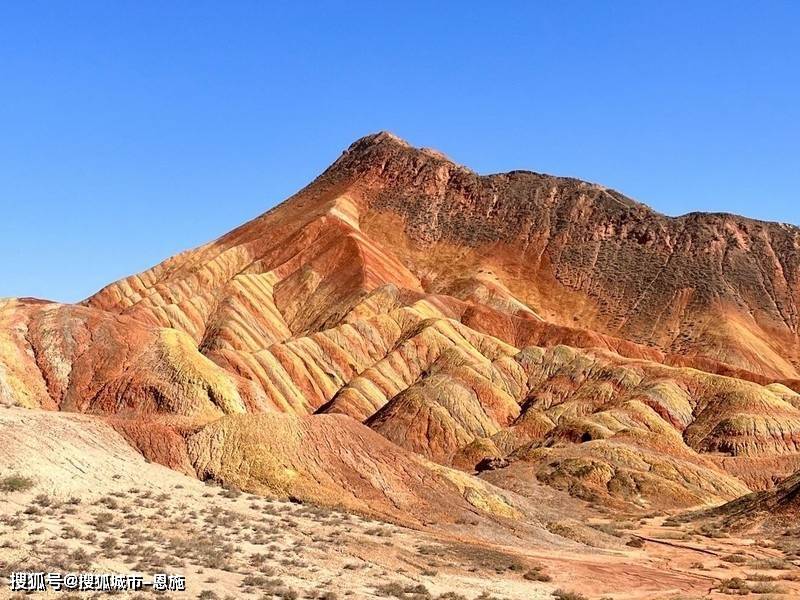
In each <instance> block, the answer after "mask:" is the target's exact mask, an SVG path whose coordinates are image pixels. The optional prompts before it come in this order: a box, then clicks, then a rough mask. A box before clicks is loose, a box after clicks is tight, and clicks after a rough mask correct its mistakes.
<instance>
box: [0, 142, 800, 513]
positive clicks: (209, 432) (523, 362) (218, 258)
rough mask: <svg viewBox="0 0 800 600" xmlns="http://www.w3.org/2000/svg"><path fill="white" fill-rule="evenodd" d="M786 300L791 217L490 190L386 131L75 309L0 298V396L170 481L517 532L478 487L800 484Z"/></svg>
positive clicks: (793, 278) (793, 270) (799, 270)
mask: <svg viewBox="0 0 800 600" xmlns="http://www.w3.org/2000/svg"><path fill="white" fill-rule="evenodd" d="M798 300H800V230H799V229H797V228H795V227H792V226H788V225H783V224H775V223H764V222H758V221H753V220H750V219H746V218H742V217H736V216H732V215H722V214H691V215H686V216H683V217H678V218H669V217H665V216H663V215H660V214H658V213H655V212H654V211H652V210H651V209H649V208H647V207H646V206H644V205H642V204H639V203H637V202H635V201H633V200H631V199H629V198H626V197H625V196H623V195H622V194H619V193H618V192H615V191H613V190H610V189H608V188H605V187H602V186H599V185H595V184H590V183H586V182H583V181H579V180H575V179H566V178H559V177H551V176H546V175H541V174H537V173H531V172H523V171H515V172H511V173H506V174H498V175H490V176H480V175H477V174H476V173H474V172H472V171H470V170H469V169H466V168H464V167H462V166H459V165H456V164H455V163H453V162H451V161H450V160H448V159H447V158H445V157H443V156H442V155H441V154H439V153H437V152H434V151H431V150H424V149H422V150H420V149H416V148H413V147H411V146H409V145H408V144H407V143H405V142H403V141H402V140H399V139H397V138H396V137H394V136H392V135H390V134H386V133H380V134H376V135H372V136H368V137H366V138H363V139H361V140H358V141H357V142H355V143H354V144H353V145H352V146H351V147H350V148H349V149H348V150H347V151H346V152H344V154H343V155H342V156H341V157H340V158H339V159H338V160H337V161H336V162H335V163H334V164H333V165H331V167H329V168H328V169H327V170H326V171H325V172H324V173H323V174H322V175H321V176H320V177H318V178H317V179H316V180H315V181H314V182H313V183H311V184H310V185H309V186H308V187H306V188H304V189H303V190H301V191H300V192H298V193H297V194H295V195H294V196H292V197H291V198H289V199H288V200H286V201H284V202H283V203H281V204H279V205H278V206H276V207H275V208H273V209H272V210H270V211H268V212H267V213H265V214H263V215H262V216H260V217H258V218H256V219H254V220H253V221H251V222H249V223H246V224H245V225H242V226H241V227H239V228H237V229H235V230H234V231H232V232H230V233H228V234H226V235H224V236H222V237H221V238H219V239H217V240H215V241H213V242H210V243H208V244H205V245H203V246H201V247H199V248H196V249H193V250H189V251H186V252H184V253H182V254H179V255H177V256H174V257H172V258H170V259H168V260H166V261H164V262H163V263H161V264H159V265H157V266H155V267H153V268H152V269H149V270H147V271H145V272H143V273H139V274H137V275H132V276H130V277H128V278H126V279H123V280H120V281H118V282H116V283H113V284H111V285H109V286H107V287H106V288H104V289H102V290H100V291H99V292H98V293H96V294H95V295H93V296H91V297H90V298H88V299H86V300H85V301H84V302H82V303H80V304H79V305H60V304H53V303H47V302H42V301H37V300H30V299H13V300H7V301H4V302H2V303H1V304H0V403H2V404H5V405H11V406H14V405H16V406H23V407H29V408H42V409H50V410H56V409H60V410H64V411H74V412H84V413H92V414H99V415H103V418H104V419H105V420H106V421H107V422H108V423H110V424H111V425H112V426H113V427H114V428H116V429H117V431H119V432H120V433H121V434H122V435H123V436H124V437H125V438H126V439H127V440H128V441H129V442H130V443H131V444H132V445H133V446H134V447H136V448H137V449H138V450H139V451H140V452H142V453H143V454H144V455H145V456H147V457H148V458H150V459H151V460H156V461H159V462H162V463H164V464H167V465H168V466H171V467H173V468H176V469H179V470H183V471H185V472H188V473H192V474H195V475H197V476H199V477H203V478H214V479H220V480H223V481H230V482H235V483H236V484H237V485H240V486H243V487H246V488H249V489H254V490H266V491H270V492H273V493H283V494H286V495H296V496H298V497H304V498H312V499H314V500H315V501H318V502H326V499H328V500H327V501H329V502H330V503H336V502H340V501H342V500H343V499H345V498H348V502H349V503H350V505H352V506H355V507H357V508H359V509H363V510H366V509H367V507H369V506H375V505H376V503H377V504H378V505H380V504H381V503H383V505H385V507H386V508H385V510H383V511H382V514H390V513H391V514H393V515H394V514H395V513H397V511H402V510H404V507H405V508H407V509H408V510H409V511H413V512H416V513H417V514H423V513H424V512H425V511H426V510H430V509H429V508H425V507H426V506H427V507H430V506H433V505H441V504H442V503H446V502H449V501H451V500H452V502H453V503H454V504H458V505H459V506H461V508H460V509H459V510H460V511H461V512H463V511H465V510H478V511H482V510H485V511H489V512H491V513H492V514H497V515H503V516H504V518H512V517H513V515H515V514H518V510H517V508H515V507H514V506H512V504H513V502H511V501H509V500H508V499H507V498H506V497H505V496H504V495H503V494H502V493H501V492H500V491H499V489H498V488H496V487H494V486H493V485H489V484H486V483H484V482H482V481H480V480H479V479H478V478H476V477H474V476H473V475H469V474H467V473H473V472H475V471H476V469H477V470H481V471H482V470H484V469H489V468H491V469H493V471H492V472H491V473H485V474H484V475H483V477H484V478H485V479H487V480H491V481H492V483H493V484H495V485H497V486H500V487H507V488H508V489H515V490H517V491H519V490H520V489H523V488H524V485H521V484H520V482H521V481H522V482H527V484H530V485H542V484H544V485H548V486H551V487H553V488H556V489H558V490H563V491H565V492H567V493H569V494H571V495H573V496H576V497H578V498H582V499H585V500H589V501H591V502H599V503H607V504H609V505H615V506H616V505H619V506H625V507H628V508H630V507H642V508H648V507H654V506H656V507H673V506H692V505H699V504H709V503H717V502H721V501H724V500H731V499H734V498H737V497H739V496H742V495H744V494H747V493H749V492H750V491H752V490H760V489H768V488H771V487H772V486H773V485H774V484H775V483H776V482H778V481H780V480H781V479H782V478H784V477H786V476H787V475H789V474H791V473H792V472H794V471H796V470H800V395H799V394H798V393H797V391H796V390H800V374H798V369H800V343H798V342H799V338H798V333H797V328H798V312H797V306H798ZM278 413H283V414H282V415H279V414H278ZM397 452H402V454H401V456H402V461H403V465H406V466H404V467H402V468H398V465H397V464H396V461H395V462H394V463H393V461H392V460H388V459H387V457H388V456H394V454H395V453H397ZM354 457H356V458H354ZM354 461H355V462H354ZM356 462H357V463H358V464H357V465H356V464H355V463H356ZM364 465H371V466H370V467H368V468H367V467H365V466H364ZM497 467H500V468H497ZM367 473H371V474H370V475H367ZM381 474H383V475H381ZM364 477H367V478H368V479H370V478H377V479H372V481H371V483H370V485H369V486H367V487H363V486H361V484H360V483H359V482H362V483H363V481H364V479H363V478H364ZM425 481H427V482H435V486H434V489H428V490H426V491H422V490H421V488H422V487H425V484H424V483H422V482H425ZM375 489H380V490H382V491H381V493H380V494H379V496H380V501H379V500H376V499H375V498H374V497H373V496H374V494H375V492H374V490H375ZM523 493H524V492H523ZM456 498H457V499H458V500H455V499H456ZM448 499H450V500H448ZM465 502H466V504H464V503H465ZM469 507H472V508H469ZM379 512H381V511H379Z"/></svg>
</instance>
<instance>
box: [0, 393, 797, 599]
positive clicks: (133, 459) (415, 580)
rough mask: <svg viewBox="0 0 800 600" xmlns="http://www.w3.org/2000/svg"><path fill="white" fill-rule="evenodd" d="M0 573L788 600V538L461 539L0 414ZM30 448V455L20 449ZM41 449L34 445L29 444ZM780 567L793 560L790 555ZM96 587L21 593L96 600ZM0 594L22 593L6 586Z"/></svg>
mask: <svg viewBox="0 0 800 600" xmlns="http://www.w3.org/2000/svg"><path fill="white" fill-rule="evenodd" d="M0 428H1V430H0V440H2V441H0V444H2V446H3V447H2V448H0V450H2V458H0V465H1V466H0V485H2V486H3V491H2V492H0V547H2V550H3V551H2V554H0V556H2V558H1V559H0V563H2V564H0V568H1V569H2V571H3V572H4V573H11V572H13V571H43V572H60V573H68V572H96V573H122V574H127V573H139V574H142V575H144V576H145V579H147V578H148V577H149V576H151V575H152V574H154V573H169V574H179V575H182V576H184V577H185V578H186V590H185V591H184V592H166V593H156V592H151V591H148V592H141V593H137V594H129V593H127V592H123V593H119V594H116V595H118V596H119V597H139V598H142V597H148V596H152V595H160V596H163V597H173V598H205V599H213V598H286V599H291V598H319V599H327V600H331V599H333V598H399V599H415V600H423V599H427V598H442V599H453V600H455V599H458V598H468V599H470V600H472V599H475V598H481V599H486V600H488V599H504V598H507V599H513V600H523V599H536V598H542V599H544V598H563V599H578V598H591V599H595V598H614V599H616V600H635V599H645V598H664V599H666V598H674V599H676V600H677V599H679V598H682V599H685V600H688V599H690V598H724V597H728V596H729V595H731V594H737V595H743V594H744V593H745V592H746V591H749V592H750V593H752V594H757V595H758V596H759V597H763V598H787V599H788V598H792V597H795V595H796V594H800V569H798V567H797V565H796V563H797V555H796V554H794V553H796V552H797V551H798V546H799V544H798V539H797V536H796V531H795V532H794V535H789V534H792V532H791V531H788V532H781V533H783V534H784V535H778V534H776V535H774V536H773V537H772V538H771V539H770V538H766V537H755V536H748V535H744V534H736V533H728V532H725V531H721V530H719V529H717V528H715V527H714V525H713V523H711V522H710V521H705V520H703V521H698V520H697V519H696V518H694V517H693V516H692V515H691V514H690V515H689V516H690V517H691V518H684V519H682V518H680V517H678V518H676V517H675V516H672V517H670V516H668V515H658V516H647V517H638V518H631V519H630V520H623V519H620V518H619V517H618V516H615V517H614V518H605V519H604V518H602V516H597V517H594V518H590V519H589V521H588V522H589V523H590V524H591V526H592V527H593V528H596V529H597V530H598V531H599V532H602V533H603V534H608V535H610V536H611V537H612V538H615V539H618V540H619V543H618V544H617V547H613V545H612V547H608V548H603V549H598V548H594V549H593V548H591V547H590V546H588V545H585V546H583V547H582V548H581V549H577V550H576V549H571V550H555V551H554V550H552V549H547V548H536V547H529V548H525V547H520V546H518V545H514V546H507V545H503V544H502V543H497V544H492V545H490V544H485V543H483V544H481V543H475V542H470V541H468V540H469V538H470V534H469V531H468V528H465V530H464V531H463V532H461V534H460V535H459V532H450V533H448V534H438V535H437V534H435V533H425V532H422V531H418V530H414V529H409V528H404V527H400V526H397V525H395V524H391V523H386V522H381V521H378V520H375V519H371V518H367V517H363V516H359V515H354V514H350V513H346V512H340V511H336V510H331V509H329V508H322V507H318V506H314V505H312V504H307V503H303V502H299V501H294V502H292V501H285V500H275V499H270V498H264V497H260V496H255V495H252V494H246V493H242V492H240V491H238V490H236V489H233V488H226V487H221V486H219V485H215V484H209V483H203V482H200V481H198V480H197V479H194V478H191V477H187V476H185V475H182V474H180V473H177V472H175V471H173V470H170V469H168V468H166V467H163V466H160V465H157V464H154V463H150V462H148V461H146V460H145V459H144V458H142V457H141V455H139V454H138V453H136V452H134V451H133V450H132V449H131V448H130V447H129V446H128V445H127V444H126V442H125V441H124V440H123V439H122V438H121V437H119V436H118V435H116V434H115V433H114V432H113V431H112V430H110V428H105V427H102V426H99V425H98V424H97V423H96V422H94V421H92V420H91V419H89V418H87V417H83V416H80V415H66V414H58V413H50V414H47V413H34V412H32V411H26V410H23V409H8V408H4V409H2V411H1V412H0ZM33 447H38V448H40V451H39V453H38V454H34V453H32V452H30V449H31V448H33ZM42 448H46V450H45V451H43V450H42ZM792 561H794V562H792ZM105 595H107V594H104V593H101V592H84V593H80V594H79V593H77V592H60V593H55V592H48V593H46V594H38V595H34V596H40V597H59V598H79V597H87V598H102V597H104V596H105ZM0 597H2V598H24V597H28V596H26V595H23V594H12V593H11V592H10V591H9V588H8V586H7V585H6V586H4V588H3V589H2V591H0Z"/></svg>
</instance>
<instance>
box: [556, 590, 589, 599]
mask: <svg viewBox="0 0 800 600" xmlns="http://www.w3.org/2000/svg"><path fill="white" fill-rule="evenodd" d="M553 597H554V598H557V600H588V598H587V597H586V596H584V595H583V594H579V593H578V592H568V591H566V590H562V589H558V590H556V591H555V592H553Z"/></svg>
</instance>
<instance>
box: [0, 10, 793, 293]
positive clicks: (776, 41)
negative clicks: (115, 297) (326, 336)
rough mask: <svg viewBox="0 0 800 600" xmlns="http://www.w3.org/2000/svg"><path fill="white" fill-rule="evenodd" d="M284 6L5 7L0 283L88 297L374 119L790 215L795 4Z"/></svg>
mask: <svg viewBox="0 0 800 600" xmlns="http://www.w3.org/2000/svg"><path fill="white" fill-rule="evenodd" d="M296 4H298V3H289V2H287V3H269V2H252V3H250V2H244V1H240V2H235V3H228V2H216V3H213V2H178V1H172V2H155V1H137V2H124V1H117V2H79V1H76V2H49V1H48V2H35V1H27V2H13V3H12V2H3V3H2V4H0V19H1V20H2V21H1V22H2V23H3V28H2V29H3V31H2V34H1V35H0V92H1V94H0V98H1V99H0V256H1V257H2V259H0V296H17V295H32V296H38V297H44V298H50V299H55V300H61V301H76V300H79V299H82V298H84V297H86V296H87V295H89V294H91V293H92V292H94V291H96V290H97V289H98V288H99V287H101V286H102V285H104V284H106V283H109V282H111V281H113V280H115V279H117V278H119V277H122V276H125V275H128V274H130V273H134V272H137V271H140V270H142V269H144V268H146V267H149V266H151V265H152V264H155V263H157V262H159V261H160V260H162V259H163V258H166V257H167V256H169V255H171V254H174V253H175V252H178V251H180V250H183V249H185V248H188V247H192V246H195V245H198V244H200V243H202V242H205V241H208V240H210V239H213V238H215V237H217V236H218V235H220V234H222V233H224V232H226V231H228V230H229V229H231V228H233V227H234V226H236V225H238V224H240V223H242V222H244V221H245V220H247V219H249V218H251V217H254V216H256V215H258V214H260V213H261V212H263V211H265V210H267V209H268V208H270V207H271V206H273V205H274V204H276V203H277V202H279V201H280V200H282V199H284V198H285V197H286V196H288V195H289V194H291V193H292V192H294V191H295V190H297V189H298V188H300V187H302V186H303V185H305V184H306V183H308V182H309V181H310V180H311V179H312V178H313V177H314V176H316V175H317V174H319V173H320V172H321V171H322V170H323V169H324V168H325V167H326V166H327V165H328V164H329V163H330V162H332V161H333V160H335V159H336V157H337V156H338V155H339V153H340V152H341V151H342V150H343V149H344V148H346V147H347V146H348V145H349V144H350V143H351V142H352V141H353V140H355V139H356V138H358V137H360V136H362V135H365V134H367V133H370V132H374V131H378V130H382V129H386V130H390V131H393V132H394V133H396V134H398V135H400V136H401V137H404V138H405V139H407V140H409V141H410V142H411V143H413V144H415V145H422V146H431V147H434V148H437V149H439V150H442V151H443V152H445V153H446V154H448V155H449V156H450V157H452V158H453V159H454V160H456V161H457V162H460V163H462V164H465V165H468V166H470V167H472V168H473V169H475V170H477V171H478V172H482V173H490V172H497V171H508V170H511V169H522V168H524V169H531V170H535V171H541V172H548V173H553V174H558V175H570V176H577V177H581V178H583V179H588V180H592V181H597V182H600V183H603V184H605V185H609V186H611V187H614V188H616V189H618V190H620V191H622V192H624V193H626V194H628V195H630V196H632V197H634V198H636V199H637V200H640V201H642V202H646V203H648V204H650V205H651V206H653V207H655V208H656V209H657V210H659V211H661V212H664V213H667V214H671V215H678V214H682V213H685V212H690V211H694V210H711V211H727V212H737V213H742V214H746V215H748V216H752V217H756V218H763V219H768V220H778V221H787V222H792V223H796V224H800V202H798V199H797V193H796V190H795V179H796V177H797V175H798V174H800V152H798V140H800V51H798V47H797V44H798V40H800V25H798V24H800V3H797V2H778V1H765V2H736V1H725V2H689V1H686V2H669V1H668V2H646V1H640V2H625V1H622V0H619V1H614V2H589V1H586V2H569V1H565V2H541V3H535V2H520V3H515V2H504V3H491V2H481V3H479V2H419V3H418V2H410V1H406V2H402V3H401V2H395V3H389V2H364V3H361V2H313V3H307V5H306V6H297V5H296Z"/></svg>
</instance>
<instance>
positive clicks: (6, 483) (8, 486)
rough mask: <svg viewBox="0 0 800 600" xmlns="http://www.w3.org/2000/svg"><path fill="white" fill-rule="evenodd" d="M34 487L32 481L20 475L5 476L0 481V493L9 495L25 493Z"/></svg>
mask: <svg viewBox="0 0 800 600" xmlns="http://www.w3.org/2000/svg"><path fill="white" fill-rule="evenodd" d="M33 486H34V482H33V480H32V479H29V478H28V477H22V476H20V475H7V476H6V477H3V478H2V479H0V492H3V493H6V494H9V493H13V492H26V491H28V490H29V489H31V488H32V487H33Z"/></svg>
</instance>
